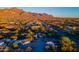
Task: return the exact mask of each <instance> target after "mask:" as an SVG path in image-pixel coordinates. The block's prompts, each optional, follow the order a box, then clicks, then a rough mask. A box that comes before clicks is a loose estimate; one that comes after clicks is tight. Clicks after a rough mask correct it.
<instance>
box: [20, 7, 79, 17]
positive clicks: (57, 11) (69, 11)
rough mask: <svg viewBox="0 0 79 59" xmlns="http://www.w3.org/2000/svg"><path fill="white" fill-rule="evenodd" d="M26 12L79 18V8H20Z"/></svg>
mask: <svg viewBox="0 0 79 59" xmlns="http://www.w3.org/2000/svg"><path fill="white" fill-rule="evenodd" d="M19 8H21V9H23V10H25V11H30V12H35V13H48V14H51V15H54V16H58V17H77V18H78V17H79V7H19Z"/></svg>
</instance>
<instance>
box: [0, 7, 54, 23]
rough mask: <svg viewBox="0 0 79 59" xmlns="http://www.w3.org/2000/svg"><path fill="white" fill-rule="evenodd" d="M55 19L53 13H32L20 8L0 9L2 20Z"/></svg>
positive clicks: (0, 19) (0, 20)
mask: <svg viewBox="0 0 79 59" xmlns="http://www.w3.org/2000/svg"><path fill="white" fill-rule="evenodd" d="M35 20H36V21H49V20H53V16H52V15H48V14H46V13H32V12H27V11H23V10H22V9H18V8H5V9H0V22H7V23H8V22H18V21H20V22H30V21H35Z"/></svg>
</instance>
